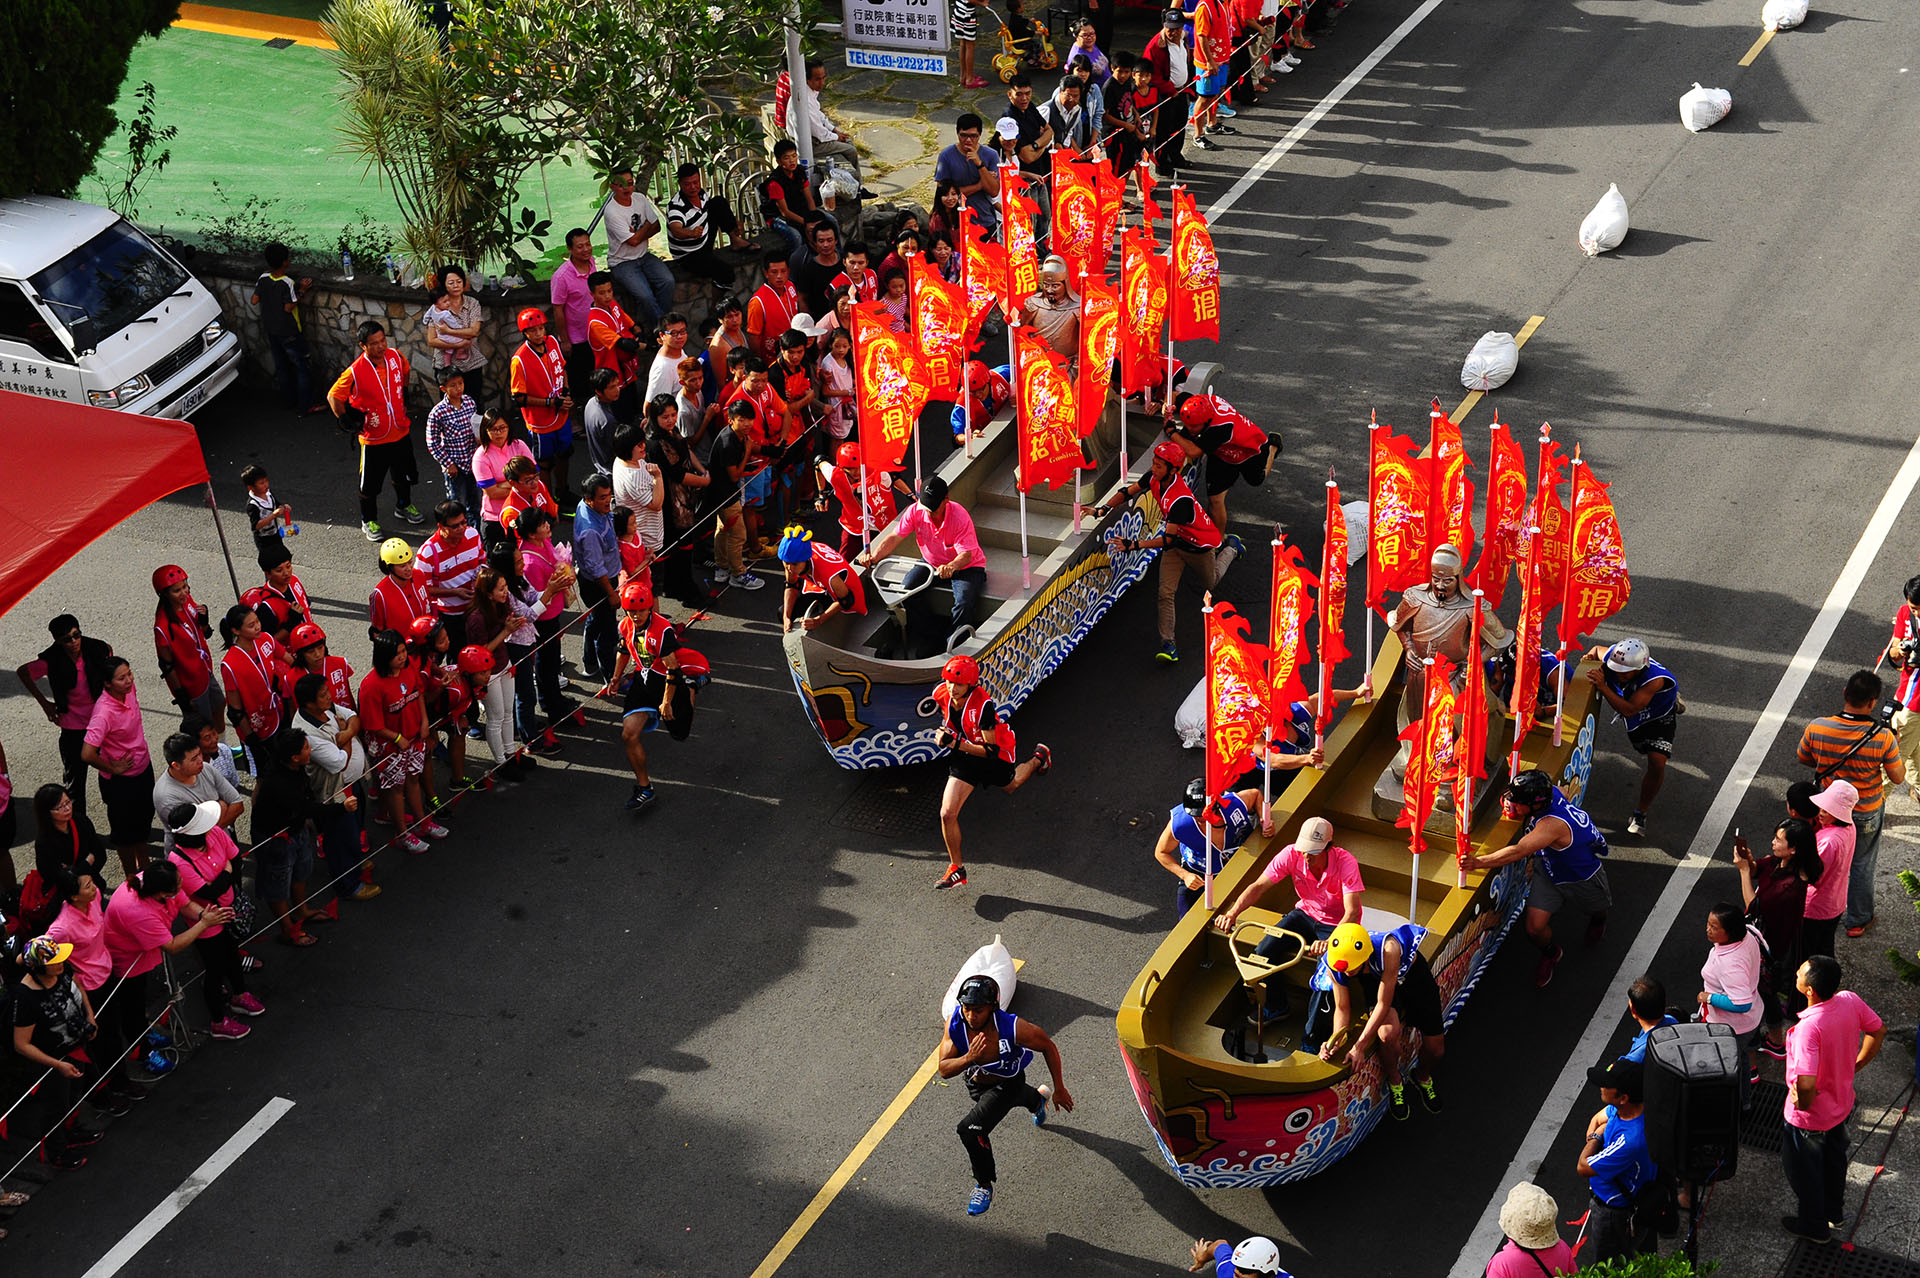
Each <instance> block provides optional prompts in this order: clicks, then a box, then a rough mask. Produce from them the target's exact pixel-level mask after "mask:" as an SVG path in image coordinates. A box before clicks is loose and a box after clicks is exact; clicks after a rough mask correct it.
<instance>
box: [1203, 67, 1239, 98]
mask: <svg viewBox="0 0 1920 1278" xmlns="http://www.w3.org/2000/svg"><path fill="white" fill-rule="evenodd" d="M1232 78H1233V76H1232V75H1231V73H1230V72H1229V70H1228V68H1226V67H1221V68H1220V69H1219V70H1218V71H1213V72H1209V73H1208V74H1206V75H1203V76H1201V77H1200V78H1199V79H1198V80H1195V81H1194V84H1193V91H1194V92H1195V93H1198V94H1199V95H1200V96H1201V97H1203V98H1211V97H1214V96H1216V95H1218V94H1221V93H1225V92H1226V91H1227V84H1228V82H1229V81H1231V80H1232Z"/></svg>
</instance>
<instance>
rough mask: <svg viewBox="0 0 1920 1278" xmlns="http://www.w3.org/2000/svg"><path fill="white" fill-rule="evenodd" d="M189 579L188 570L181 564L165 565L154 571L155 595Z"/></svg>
mask: <svg viewBox="0 0 1920 1278" xmlns="http://www.w3.org/2000/svg"><path fill="white" fill-rule="evenodd" d="M186 579H187V570H186V569H185V568H182V567H181V566H180V565H179V564H165V565H163V566H161V567H159V568H155V569H154V570H153V593H154V594H156V595H157V594H159V593H160V592H161V591H163V590H167V589H169V588H171V587H173V586H177V585H179V584H180V583H181V582H183V581H185V580H186Z"/></svg>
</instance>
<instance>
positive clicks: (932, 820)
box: [833, 773, 945, 839]
mask: <svg viewBox="0 0 1920 1278" xmlns="http://www.w3.org/2000/svg"><path fill="white" fill-rule="evenodd" d="M940 780H941V781H942V782H944V780H945V776H944V773H943V774H942V776H941V777H940ZM833 823H834V824H835V825H837V826H840V827H841V828H843V829H847V830H859V831H861V832H862V833H865V834H878V835H880V836H881V837H883V838H889V839H905V838H910V837H912V836H914V835H916V834H927V833H937V832H938V831H939V829H940V787H939V786H937V785H929V784H927V783H925V782H921V781H907V780H902V779H900V778H899V777H897V776H886V777H875V778H873V779H872V780H871V781H865V782H862V783H861V785H860V788H859V789H857V790H855V791H854V792H853V797H852V798H850V799H848V800H847V801H846V802H845V803H844V804H842V805H841V806H840V810H839V811H838V812H836V813H834V814H833Z"/></svg>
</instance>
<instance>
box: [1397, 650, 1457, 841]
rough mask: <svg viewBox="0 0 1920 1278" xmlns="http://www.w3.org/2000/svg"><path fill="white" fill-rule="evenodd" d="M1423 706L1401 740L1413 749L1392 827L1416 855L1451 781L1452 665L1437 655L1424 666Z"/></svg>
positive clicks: (1452, 742) (1410, 752)
mask: <svg viewBox="0 0 1920 1278" xmlns="http://www.w3.org/2000/svg"><path fill="white" fill-rule="evenodd" d="M1426 683H1427V696H1426V705H1425V706H1424V707H1423V708H1422V711H1421V714H1420V721H1419V722H1418V723H1410V724H1408V725H1407V730H1406V731H1405V732H1402V733H1401V734H1400V739H1401V740H1402V741H1405V742H1407V743H1408V745H1409V746H1411V747H1412V748H1411V749H1410V750H1409V751H1408V754H1407V777H1406V788H1405V791H1404V794H1405V799H1404V805H1403V806H1402V807H1401V809H1400V819H1399V820H1398V821H1395V822H1394V824H1395V825H1397V826H1399V827H1400V828H1401V829H1403V830H1406V831H1408V832H1409V833H1408V839H1407V846H1408V849H1409V850H1410V851H1412V852H1413V853H1414V854H1415V855H1416V856H1417V855H1419V854H1420V853H1421V852H1424V851H1425V850H1426V847H1427V820H1428V818H1430V817H1431V816H1433V805H1434V802H1435V800H1437V799H1438V798H1439V795H1440V787H1441V786H1442V785H1445V784H1446V783H1447V782H1449V781H1451V780H1453V779H1454V777H1453V774H1454V758H1453V746H1454V741H1453V709H1454V694H1453V663H1452V662H1451V661H1448V660H1447V659H1446V658H1445V657H1440V656H1436V657H1434V658H1433V660H1432V664H1430V665H1428V666H1427V678H1426Z"/></svg>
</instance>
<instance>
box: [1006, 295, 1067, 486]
mask: <svg viewBox="0 0 1920 1278" xmlns="http://www.w3.org/2000/svg"><path fill="white" fill-rule="evenodd" d="M1013 343H1014V350H1015V352H1016V355H1017V357H1018V360H1019V365H1018V367H1017V368H1015V370H1014V376H1015V378H1016V379H1017V380H1018V387H1019V393H1018V394H1017V395H1016V396H1015V397H1014V399H1015V402H1016V403H1017V405H1018V411H1017V412H1016V413H1015V417H1016V418H1017V419H1018V423H1019V427H1018V428H1019V450H1020V451H1019V457H1020V465H1019V469H1018V472H1017V475H1018V478H1017V480H1016V482H1017V483H1018V484H1019V488H1020V491H1021V492H1023V493H1024V492H1027V491H1029V490H1031V489H1032V488H1033V486H1034V485H1035V484H1045V485H1046V486H1047V487H1049V488H1058V487H1059V486H1060V485H1062V484H1064V483H1068V482H1070V481H1071V480H1072V479H1073V477H1074V472H1075V471H1076V470H1078V469H1079V466H1080V460H1081V459H1080V423H1079V417H1078V414H1076V412H1075V411H1074V402H1073V381H1072V379H1071V378H1069V377H1068V376H1067V360H1066V357H1065V356H1064V355H1061V354H1060V353H1059V352H1058V351H1056V350H1054V349H1053V347H1051V346H1049V345H1048V344H1047V340H1046V338H1044V337H1042V336H1040V332H1039V330H1038V329H1033V328H1016V329H1014V330H1013Z"/></svg>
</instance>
